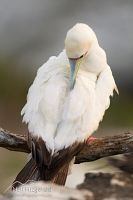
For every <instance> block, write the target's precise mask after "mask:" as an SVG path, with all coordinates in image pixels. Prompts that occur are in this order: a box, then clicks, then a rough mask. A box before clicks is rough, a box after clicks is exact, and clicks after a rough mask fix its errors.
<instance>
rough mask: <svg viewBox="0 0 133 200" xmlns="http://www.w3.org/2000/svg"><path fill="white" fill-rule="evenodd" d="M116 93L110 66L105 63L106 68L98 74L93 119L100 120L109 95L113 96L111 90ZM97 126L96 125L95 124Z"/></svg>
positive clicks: (107, 104) (108, 100)
mask: <svg viewBox="0 0 133 200" xmlns="http://www.w3.org/2000/svg"><path fill="white" fill-rule="evenodd" d="M114 90H115V91H116V92H117V93H118V89H117V86H116V83H115V80H114V77H113V75H112V71H111V69H110V67H109V66H108V65H107V66H106V68H105V69H104V70H103V71H102V72H101V73H100V74H99V76H98V79H97V82H96V88H95V94H96V101H95V108H96V109H95V113H94V119H95V121H96V122H97V121H99V122H100V121H102V119H103V116H104V113H105V110H106V109H108V108H109V106H110V96H113V91H114ZM97 128H98V125H97Z"/></svg>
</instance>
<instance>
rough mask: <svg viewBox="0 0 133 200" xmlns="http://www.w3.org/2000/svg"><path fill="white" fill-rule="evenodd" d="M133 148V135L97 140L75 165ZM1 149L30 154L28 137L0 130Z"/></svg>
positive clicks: (86, 146)
mask: <svg viewBox="0 0 133 200" xmlns="http://www.w3.org/2000/svg"><path fill="white" fill-rule="evenodd" d="M131 146H133V133H124V134H121V135H115V136H107V137H103V138H97V139H96V140H94V141H93V142H91V143H90V144H89V145H87V144H86V145H85V146H84V148H83V150H82V151H81V152H80V153H79V154H78V155H77V156H76V159H75V164H79V163H82V162H90V161H94V160H97V159H100V158H103V157H107V156H112V155H118V154H123V153H129V152H131V148H130V147H131ZM0 147H3V148H6V149H8V150H11V151H19V152H25V153H30V149H29V146H28V143H27V137H26V136H24V135H15V134H13V133H10V132H8V131H5V130H3V129H0Z"/></svg>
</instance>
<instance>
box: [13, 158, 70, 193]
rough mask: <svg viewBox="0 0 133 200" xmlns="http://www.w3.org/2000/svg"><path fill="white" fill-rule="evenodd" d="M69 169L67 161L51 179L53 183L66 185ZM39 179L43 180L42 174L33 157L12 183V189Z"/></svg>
mask: <svg viewBox="0 0 133 200" xmlns="http://www.w3.org/2000/svg"><path fill="white" fill-rule="evenodd" d="M68 169H69V164H68V163H67V164H66V165H64V166H63V167H62V168H61V169H60V170H59V171H58V172H57V173H56V175H55V176H54V177H53V178H52V179H51V180H49V181H51V182H52V183H56V184H58V185H65V182H66V178H67V174H68ZM44 170H45V169H44ZM39 180H42V179H41V176H40V171H39V169H38V167H37V165H36V163H35V161H34V160H33V159H32V158H31V159H30V161H29V162H28V163H27V164H26V165H25V166H24V168H23V169H22V170H21V171H20V173H19V174H18V175H17V177H16V179H15V180H14V182H13V184H12V189H15V188H17V187H19V186H21V185H23V184H26V183H29V182H32V181H39ZM44 181H45V180H44Z"/></svg>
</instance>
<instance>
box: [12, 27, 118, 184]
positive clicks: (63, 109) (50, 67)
mask: <svg viewBox="0 0 133 200" xmlns="http://www.w3.org/2000/svg"><path fill="white" fill-rule="evenodd" d="M114 90H116V92H118V90H117V86H116V84H115V81H114V78H113V75H112V72H111V69H110V67H109V65H108V64H107V59H106V53H105V51H104V50H103V49H102V48H101V47H100V46H99V43H98V40H97V37H96V35H95V33H94V31H93V30H92V29H91V28H90V27H89V26H88V25H86V24H82V23H78V24H76V25H75V26H74V27H72V28H71V29H70V30H69V31H68V32H67V35H66V39H65V49H64V50H63V51H62V52H61V53H60V54H59V55H58V56H57V57H55V56H52V57H50V59H49V60H48V61H47V62H46V63H45V64H43V65H42V66H41V67H40V68H39V70H38V72H37V75H36V78H35V80H34V82H33V84H32V85H31V87H30V89H29V92H28V96H27V103H26V105H25V106H24V108H23V109H22V113H21V114H22V115H23V121H24V122H26V123H27V124H28V130H29V134H30V137H31V151H32V158H31V160H30V161H29V162H28V163H27V165H26V166H25V167H24V168H23V170H22V171H21V172H20V173H19V175H18V176H17V178H16V180H15V182H16V181H19V182H22V183H24V182H26V181H27V180H44V181H52V182H55V183H58V184H62V185H63V184H65V181H66V177H67V173H68V168H69V164H70V162H71V160H72V159H73V158H74V156H75V155H76V154H77V153H78V152H79V151H81V149H82V148H83V146H84V144H85V143H86V142H87V139H88V138H89V137H90V135H91V134H92V133H93V132H94V131H96V130H97V128H98V126H99V123H100V121H101V120H102V119H103V116H104V113H105V110H106V109H107V108H108V107H109V105H110V96H113V91H114ZM15 182H14V183H15Z"/></svg>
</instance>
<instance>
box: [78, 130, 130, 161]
mask: <svg viewBox="0 0 133 200" xmlns="http://www.w3.org/2000/svg"><path fill="white" fill-rule="evenodd" d="M132 145H133V133H124V134H121V135H115V136H107V137H104V138H99V139H96V140H94V141H93V142H91V144H90V145H86V146H85V147H84V149H83V150H82V151H81V152H80V153H79V154H78V155H77V156H76V160H75V163H76V164H79V163H82V162H90V161H94V160H98V159H100V158H104V157H107V156H113V155H118V154H124V153H129V152H131V146H132Z"/></svg>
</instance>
